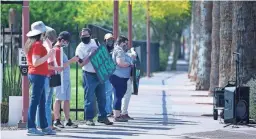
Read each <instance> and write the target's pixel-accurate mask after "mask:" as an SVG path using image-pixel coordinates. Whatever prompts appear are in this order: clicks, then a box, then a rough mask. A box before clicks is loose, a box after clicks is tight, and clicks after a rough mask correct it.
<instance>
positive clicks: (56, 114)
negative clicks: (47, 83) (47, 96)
mask: <svg viewBox="0 0 256 139" xmlns="http://www.w3.org/2000/svg"><path fill="white" fill-rule="evenodd" d="M60 106H61V100H57V99H56V100H55V102H54V108H53V112H54V124H53V126H54V127H57V128H64V126H63V125H62V123H61V121H60Z"/></svg>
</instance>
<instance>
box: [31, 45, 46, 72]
mask: <svg viewBox="0 0 256 139" xmlns="http://www.w3.org/2000/svg"><path fill="white" fill-rule="evenodd" d="M32 55H38V56H40V57H44V56H45V55H47V50H46V48H45V47H44V46H43V44H42V41H36V42H35V43H34V44H32V46H31V48H30V50H29V51H28V54H27V60H28V73H29V74H38V75H44V76H47V75H48V63H47V61H45V62H44V63H43V64H41V65H39V66H37V67H34V66H33V62H32Z"/></svg>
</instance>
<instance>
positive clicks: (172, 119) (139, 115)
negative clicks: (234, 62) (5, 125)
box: [1, 72, 256, 139]
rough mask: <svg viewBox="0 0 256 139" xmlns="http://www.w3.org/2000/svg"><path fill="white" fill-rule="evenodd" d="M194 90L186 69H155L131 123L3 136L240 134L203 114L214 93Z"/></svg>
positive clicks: (162, 138) (134, 103) (96, 138)
mask: <svg viewBox="0 0 256 139" xmlns="http://www.w3.org/2000/svg"><path fill="white" fill-rule="evenodd" d="M194 90H195V85H194V83H192V82H190V81H189V79H187V73H186V72H162V73H155V74H154V75H153V77H151V78H142V79H141V81H140V87H139V95H138V96H132V98H131V102H130V107H129V114H130V116H132V117H134V118H135V120H130V121H129V122H128V123H115V124H114V125H113V126H105V125H102V124H99V123H96V126H94V127H88V126H86V125H80V126H79V128H78V129H65V130H62V131H61V132H57V135H56V136H43V137H28V136H26V130H18V131H2V133H1V134H2V135H1V137H2V139H34V138H38V139H41V138H42V139H52V138H62V139H70V138H83V139H103V138H108V139H145V138H157V139H196V138H198V137H203V138H204V139H205V138H210V137H208V136H207V135H219V134H222V133H225V134H226V132H228V133H234V132H235V133H236V136H233V137H234V138H232V139H235V137H238V135H237V132H236V131H235V130H232V129H230V128H227V129H224V130H223V125H222V124H219V121H214V120H213V118H212V117H206V116H202V115H208V114H212V105H209V104H208V103H212V97H205V95H207V94H208V92H206V91H194ZM244 130H245V129H244ZM246 130H247V128H246ZM219 131H220V132H221V133H219ZM239 131H240V132H245V131H242V130H239ZM253 131H255V130H252V131H250V134H254V132H253ZM215 132H217V133H216V134H215ZM255 133H256V131H255ZM225 134H223V135H225ZM255 135H256V134H255ZM255 135H254V136H255ZM211 139H213V138H211ZM214 139H219V138H214ZM225 139H226V137H225ZM230 139H231V138H230Z"/></svg>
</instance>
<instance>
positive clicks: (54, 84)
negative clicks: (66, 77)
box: [50, 57, 61, 87]
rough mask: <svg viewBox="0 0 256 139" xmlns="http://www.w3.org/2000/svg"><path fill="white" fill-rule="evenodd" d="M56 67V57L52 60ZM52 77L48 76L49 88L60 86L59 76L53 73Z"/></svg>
mask: <svg viewBox="0 0 256 139" xmlns="http://www.w3.org/2000/svg"><path fill="white" fill-rule="evenodd" d="M55 65H57V61H56V57H55V58H54V66H55ZM54 73H55V74H54V75H51V76H50V87H57V86H60V85H61V76H60V74H59V73H58V72H56V71H55V72H54Z"/></svg>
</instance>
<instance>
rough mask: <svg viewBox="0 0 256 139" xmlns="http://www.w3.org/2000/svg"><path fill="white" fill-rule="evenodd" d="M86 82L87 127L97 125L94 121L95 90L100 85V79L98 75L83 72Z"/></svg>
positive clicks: (85, 109) (85, 108)
mask: <svg viewBox="0 0 256 139" xmlns="http://www.w3.org/2000/svg"><path fill="white" fill-rule="evenodd" d="M83 81H84V112H85V115H84V119H85V120H86V121H87V122H86V124H87V125H95V124H94V122H93V121H92V120H93V118H94V109H93V104H94V101H95V96H94V95H95V89H96V86H97V85H98V78H97V75H96V74H91V73H87V72H83Z"/></svg>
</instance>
